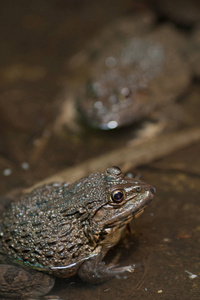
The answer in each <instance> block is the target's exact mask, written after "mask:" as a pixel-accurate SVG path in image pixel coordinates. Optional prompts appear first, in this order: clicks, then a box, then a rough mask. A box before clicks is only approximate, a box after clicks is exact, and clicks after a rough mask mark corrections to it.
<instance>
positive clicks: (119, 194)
mask: <svg viewBox="0 0 200 300" xmlns="http://www.w3.org/2000/svg"><path fill="white" fill-rule="evenodd" d="M124 198H125V192H124V190H120V189H117V190H114V191H112V193H111V199H112V200H113V202H115V203H120V202H122V201H123V200H124Z"/></svg>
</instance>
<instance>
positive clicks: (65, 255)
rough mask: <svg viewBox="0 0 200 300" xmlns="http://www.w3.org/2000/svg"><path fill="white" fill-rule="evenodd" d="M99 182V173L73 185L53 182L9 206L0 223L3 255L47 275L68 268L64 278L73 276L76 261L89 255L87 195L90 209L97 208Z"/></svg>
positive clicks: (100, 181) (100, 191)
mask: <svg viewBox="0 0 200 300" xmlns="http://www.w3.org/2000/svg"><path fill="white" fill-rule="evenodd" d="M102 179H103V178H102V176H101V173H99V174H92V176H91V177H88V178H83V179H82V180H79V181H78V182H76V183H74V184H72V185H68V184H66V183H52V184H48V185H44V186H42V187H39V188H37V189H35V190H34V191H33V192H31V193H29V194H26V195H24V196H22V198H21V200H20V201H19V202H18V203H13V204H12V205H11V207H10V209H9V210H8V211H7V212H6V214H5V216H4V220H3V222H2V224H1V242H2V249H3V251H4V253H6V254H8V255H9V256H10V257H12V258H13V259H14V260H15V261H16V262H21V263H23V264H25V265H27V266H31V267H34V268H36V269H39V270H43V271H48V272H50V273H56V270H57V268H58V270H59V267H60V266H66V268H67V266H68V265H70V274H68V272H66V271H65V276H66V274H67V276H66V277H68V276H71V275H73V273H74V274H75V273H76V269H77V267H78V265H79V262H81V261H83V260H84V259H85V258H88V257H89V256H90V255H91V251H92V249H91V247H90V245H89V241H88V238H87V237H86V235H85V233H84V226H85V222H86V223H87V216H88V213H87V209H86V207H87V208H88V207H89V205H90V203H89V202H90V201H89V199H91V194H90V193H93V195H92V196H93V199H94V202H93V203H92V205H93V208H94V209H95V206H98V205H99V204H98V200H97V201H96V202H95V199H96V198H95V197H98V196H99V195H98V194H99V193H101V194H102V190H101V188H102V184H103V180H102ZM97 182H98V183H99V188H98V189H96V185H97ZM86 187H87V188H86ZM94 190H95V191H96V195H95V193H94ZM86 193H87V194H86ZM99 198H101V197H99ZM99 198H97V199H99ZM84 219H85V222H84ZM73 264H74V268H73V267H71V265H73ZM53 270H54V271H53ZM59 272H60V271H59ZM59 275H60V274H59Z"/></svg>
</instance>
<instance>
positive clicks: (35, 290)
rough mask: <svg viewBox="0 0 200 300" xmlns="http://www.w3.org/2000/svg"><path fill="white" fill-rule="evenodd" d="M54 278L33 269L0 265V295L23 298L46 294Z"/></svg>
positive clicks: (52, 284)
mask: <svg viewBox="0 0 200 300" xmlns="http://www.w3.org/2000/svg"><path fill="white" fill-rule="evenodd" d="M54 282H55V279H54V278H52V277H50V276H48V275H46V274H44V273H41V272H37V271H35V270H30V271H27V270H25V269H23V268H20V267H18V266H17V267H16V266H12V265H0V297H4V298H15V299H21V298H22V299H23V298H28V297H34V298H35V297H39V296H42V295H45V294H47V293H48V292H49V291H50V290H51V289H52V287H53V286H54Z"/></svg>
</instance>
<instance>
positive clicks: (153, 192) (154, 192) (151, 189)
mask: <svg viewBox="0 0 200 300" xmlns="http://www.w3.org/2000/svg"><path fill="white" fill-rule="evenodd" d="M150 192H151V193H152V194H153V195H155V194H156V189H155V187H153V186H152V187H151V188H150Z"/></svg>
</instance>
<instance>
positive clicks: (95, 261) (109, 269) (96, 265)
mask: <svg viewBox="0 0 200 300" xmlns="http://www.w3.org/2000/svg"><path fill="white" fill-rule="evenodd" d="M139 265H140V264H132V265H129V266H123V267H117V266H116V265H115V266H107V265H106V264H105V262H103V261H99V257H95V258H90V259H88V260H86V261H85V262H84V263H83V264H82V265H81V267H80V268H79V270H78V275H79V277H81V279H82V280H84V281H86V282H89V283H94V284H98V283H102V282H104V281H106V280H108V279H110V278H112V277H119V276H120V274H123V273H124V272H131V273H132V272H134V270H135V268H136V267H137V266H139Z"/></svg>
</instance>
